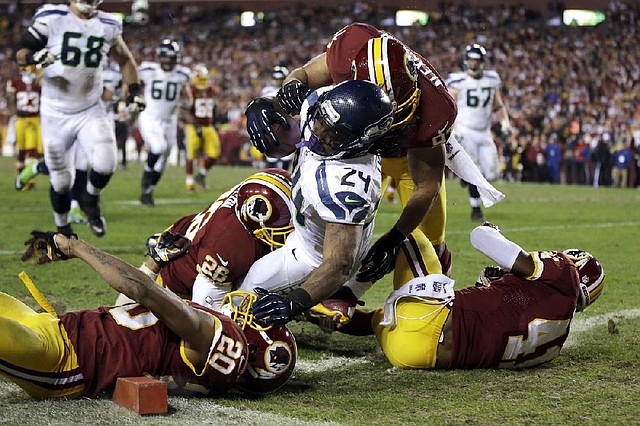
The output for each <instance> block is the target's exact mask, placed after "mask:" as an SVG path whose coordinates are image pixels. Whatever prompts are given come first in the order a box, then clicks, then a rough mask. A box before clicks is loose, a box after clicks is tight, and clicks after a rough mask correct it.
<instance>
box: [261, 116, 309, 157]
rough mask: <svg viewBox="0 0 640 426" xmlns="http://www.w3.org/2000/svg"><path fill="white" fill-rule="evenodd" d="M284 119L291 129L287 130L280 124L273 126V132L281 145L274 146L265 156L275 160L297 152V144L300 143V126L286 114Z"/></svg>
mask: <svg viewBox="0 0 640 426" xmlns="http://www.w3.org/2000/svg"><path fill="white" fill-rule="evenodd" d="M284 117H285V118H286V120H287V123H288V124H289V128H288V129H286V128H285V127H284V126H283V125H281V124H280V123H275V124H273V125H272V126H273V130H274V132H275V133H276V135H278V138H279V139H280V145H278V146H275V145H273V146H272V147H271V149H270V150H269V151H267V152H266V153H265V154H266V155H267V156H269V157H273V158H282V157H286V156H287V155H289V154H291V153H293V152H294V151H295V150H296V144H297V143H298V142H300V136H301V132H300V125H299V124H298V122H297V121H296V120H295V119H294V118H293V117H291V116H290V115H287V114H284Z"/></svg>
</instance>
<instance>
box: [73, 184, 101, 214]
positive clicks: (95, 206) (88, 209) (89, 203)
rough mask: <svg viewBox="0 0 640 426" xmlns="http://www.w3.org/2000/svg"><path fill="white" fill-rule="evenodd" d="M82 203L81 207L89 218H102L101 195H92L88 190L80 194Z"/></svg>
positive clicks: (80, 202)
mask: <svg viewBox="0 0 640 426" xmlns="http://www.w3.org/2000/svg"><path fill="white" fill-rule="evenodd" d="M78 203H79V204H80V209H82V211H83V212H84V214H86V215H87V217H88V218H94V220H95V219H97V218H100V216H101V215H102V213H101V211H100V196H99V195H91V194H89V193H88V192H87V191H86V190H85V191H84V192H83V193H82V195H81V196H80V199H79V200H78Z"/></svg>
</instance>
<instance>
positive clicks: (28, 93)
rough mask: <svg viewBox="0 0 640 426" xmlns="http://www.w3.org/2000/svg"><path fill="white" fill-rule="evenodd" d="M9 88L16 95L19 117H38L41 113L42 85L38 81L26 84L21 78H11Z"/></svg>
mask: <svg viewBox="0 0 640 426" xmlns="http://www.w3.org/2000/svg"><path fill="white" fill-rule="evenodd" d="M7 89H8V90H9V91H13V92H14V93H15V97H16V114H17V115H18V117H38V115H39V114H40V85H39V84H38V83H36V82H34V83H32V84H25V83H24V82H23V81H22V79H20V78H13V79H11V80H9V82H8V85H7Z"/></svg>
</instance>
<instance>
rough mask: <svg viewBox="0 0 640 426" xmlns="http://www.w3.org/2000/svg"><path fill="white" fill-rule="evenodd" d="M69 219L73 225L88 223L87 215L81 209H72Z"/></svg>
mask: <svg viewBox="0 0 640 426" xmlns="http://www.w3.org/2000/svg"><path fill="white" fill-rule="evenodd" d="M69 219H71V222H73V223H87V215H86V214H84V212H83V211H82V209H81V208H80V207H72V208H71V210H70V211H69Z"/></svg>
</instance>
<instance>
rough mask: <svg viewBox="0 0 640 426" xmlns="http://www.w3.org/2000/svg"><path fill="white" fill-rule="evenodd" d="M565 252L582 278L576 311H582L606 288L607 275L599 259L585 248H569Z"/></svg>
mask: <svg viewBox="0 0 640 426" xmlns="http://www.w3.org/2000/svg"><path fill="white" fill-rule="evenodd" d="M563 253H564V254H565V255H566V256H567V257H568V258H569V259H570V260H571V261H572V262H573V264H574V265H575V266H576V269H577V270H578V276H579V278H580V296H579V297H578V305H577V306H576V311H577V312H580V311H582V310H583V309H584V308H586V307H587V306H589V305H590V304H592V303H593V302H594V301H595V300H596V299H597V298H598V297H600V294H601V293H602V289H603V288H604V283H605V278H606V275H605V273H604V268H603V267H602V265H601V264H600V262H598V260H597V259H596V258H595V257H593V256H592V255H591V253H588V252H586V251H584V250H579V249H568V250H565V251H563Z"/></svg>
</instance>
